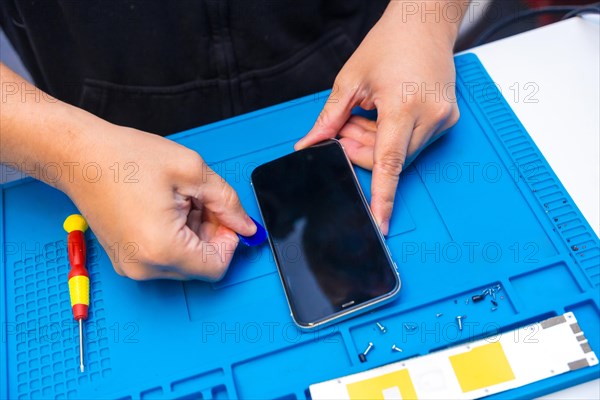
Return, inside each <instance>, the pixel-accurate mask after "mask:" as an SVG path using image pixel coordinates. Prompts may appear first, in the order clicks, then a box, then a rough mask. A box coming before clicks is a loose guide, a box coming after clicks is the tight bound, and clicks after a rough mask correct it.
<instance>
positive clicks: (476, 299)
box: [471, 294, 485, 303]
mask: <svg viewBox="0 0 600 400" xmlns="http://www.w3.org/2000/svg"><path fill="white" fill-rule="evenodd" d="M484 298H485V296H484V295H482V294H477V295H475V296H473V297H471V300H473V303H478V302H480V301H481V300H483V299H484Z"/></svg>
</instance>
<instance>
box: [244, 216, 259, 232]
mask: <svg viewBox="0 0 600 400" xmlns="http://www.w3.org/2000/svg"><path fill="white" fill-rule="evenodd" d="M246 226H247V227H248V230H250V231H253V232H256V231H257V230H258V227H257V225H256V222H255V221H254V219H252V218H251V217H250V216H248V215H247V216H246Z"/></svg>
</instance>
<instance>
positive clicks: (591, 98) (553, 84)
mask: <svg viewBox="0 0 600 400" xmlns="http://www.w3.org/2000/svg"><path fill="white" fill-rule="evenodd" d="M468 52H471V53H475V54H477V56H478V57H479V58H480V60H481V62H482V63H483V65H484V66H485V68H486V70H487V71H488V72H489V74H490V75H491V77H492V79H493V80H494V81H495V82H496V83H497V84H498V85H499V87H500V89H501V90H502V93H503V94H504V97H505V98H506V99H507V101H508V103H509V104H510V106H511V107H512V109H513V111H514V112H515V114H516V115H517V116H518V117H519V119H520V120H521V122H522V123H523V125H524V126H525V129H527V131H528V132H529V134H530V135H531V137H532V138H533V140H534V141H535V143H536V145H537V146H538V147H539V148H540V150H541V151H542V153H543V154H544V156H545V157H546V160H547V161H548V163H549V164H550V166H552V169H553V170H554V172H555V173H556V174H557V175H558V178H559V179H560V180H561V182H562V184H563V185H564V186H565V188H566V189H567V191H568V192H569V194H570V195H571V197H572V198H573V200H575V203H576V204H577V206H578V207H579V209H580V210H581V212H582V213H583V215H584V216H585V218H586V219H587V221H588V222H589V224H590V225H591V226H592V228H593V229H594V230H595V232H596V234H597V235H599V236H600V233H599V231H600V139H599V138H600V19H599V18H598V17H597V16H593V15H590V16H586V17H585V18H571V19H569V20H566V21H562V22H558V23H555V24H552V25H548V26H545V27H543V28H539V29H535V30H532V31H529V32H526V33H523V34H520V35H516V36H512V37H510V38H507V39H504V40H499V41H496V42H493V43H489V44H487V45H484V46H480V47H477V48H474V49H471V50H469V51H468ZM528 83H530V85H529V86H527V87H525V85H527V84H528ZM515 84H516V85H517V86H515ZM511 87H512V89H511ZM517 87H519V89H520V90H519V92H520V93H519V95H515V94H516V93H517V91H516V88H517ZM536 88H537V89H538V92H537V93H536V94H535V95H533V96H532V97H531V98H529V99H526V97H527V95H528V94H532V93H533V91H534V90H535V89H536ZM530 100H537V102H532V101H530ZM594 350H595V351H596V354H598V353H599V352H600V349H594ZM543 398H544V399H600V379H596V380H594V381H591V382H587V383H584V384H581V385H577V386H574V387H572V388H568V389H565V390H561V391H560V392H556V393H552V394H550V395H548V396H544V397H543Z"/></svg>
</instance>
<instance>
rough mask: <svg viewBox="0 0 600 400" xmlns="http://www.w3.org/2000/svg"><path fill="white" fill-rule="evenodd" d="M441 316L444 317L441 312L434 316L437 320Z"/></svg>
mask: <svg viewBox="0 0 600 400" xmlns="http://www.w3.org/2000/svg"><path fill="white" fill-rule="evenodd" d="M442 315H444V313H441V312H439V313H437V314H435V316H436V317H437V318H439V317H441V316H442Z"/></svg>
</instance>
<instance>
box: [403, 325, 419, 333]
mask: <svg viewBox="0 0 600 400" xmlns="http://www.w3.org/2000/svg"><path fill="white" fill-rule="evenodd" d="M404 329H406V330H407V331H414V330H415V329H417V326H416V325H414V324H410V325H409V324H404Z"/></svg>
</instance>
